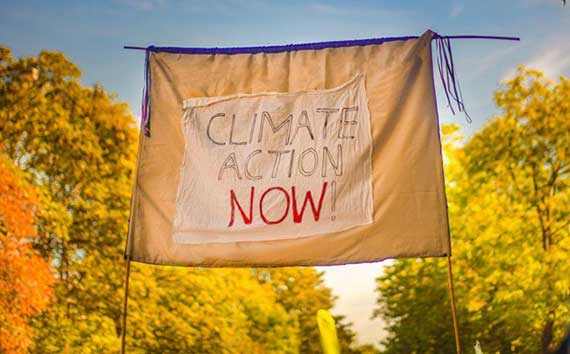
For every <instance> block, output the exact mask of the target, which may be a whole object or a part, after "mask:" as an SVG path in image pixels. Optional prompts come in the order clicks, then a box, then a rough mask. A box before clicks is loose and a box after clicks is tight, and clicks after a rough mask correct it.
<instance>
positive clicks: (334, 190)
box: [331, 181, 336, 221]
mask: <svg viewBox="0 0 570 354" xmlns="http://www.w3.org/2000/svg"><path fill="white" fill-rule="evenodd" d="M331 188H332V193H331V220H332V221H335V220H336V216H335V215H334V212H335V209H336V181H332V183H331Z"/></svg>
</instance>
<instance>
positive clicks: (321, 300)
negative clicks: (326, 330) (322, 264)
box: [255, 267, 355, 354]
mask: <svg viewBox="0 0 570 354" xmlns="http://www.w3.org/2000/svg"><path fill="white" fill-rule="evenodd" d="M255 273H256V274H257V277H258V279H259V281H260V282H261V283H262V284H270V285H271V287H272V288H273V290H274V292H275V294H276V301H277V302H278V303H279V304H280V305H282V306H283V307H284V308H285V310H286V311H287V312H288V313H289V314H291V315H293V316H295V318H296V319H297V320H298V323H299V332H300V346H299V353H303V354H312V353H315V354H317V353H319V354H320V353H321V352H322V349H321V344H320V337H319V336H320V334H319V327H318V325H317V320H316V315H317V311H318V310H320V309H323V310H330V309H331V308H332V307H333V305H334V301H335V297H334V296H333V294H332V292H331V289H330V288H328V287H327V286H326V285H325V282H324V279H323V272H319V271H317V270H316V269H315V268H311V267H290V268H279V269H258V270H255ZM334 317H335V322H336V326H337V335H338V338H339V344H340V348H341V350H342V352H343V353H347V354H352V353H353V349H354V348H353V346H354V337H355V335H354V332H353V331H352V329H351V326H352V324H350V323H347V322H346V321H345V320H344V317H343V316H334Z"/></svg>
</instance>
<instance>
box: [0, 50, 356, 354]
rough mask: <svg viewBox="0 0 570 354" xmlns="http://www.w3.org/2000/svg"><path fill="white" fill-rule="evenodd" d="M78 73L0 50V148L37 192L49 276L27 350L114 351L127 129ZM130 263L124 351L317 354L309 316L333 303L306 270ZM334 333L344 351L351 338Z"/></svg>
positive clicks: (51, 58) (51, 56) (128, 180)
mask: <svg viewBox="0 0 570 354" xmlns="http://www.w3.org/2000/svg"><path fill="white" fill-rule="evenodd" d="M80 75H81V73H80V71H79V69H78V68H77V67H76V66H75V65H74V64H73V63H71V62H70V61H69V60H67V59H66V58H65V56H64V55H63V54H61V53H54V52H41V53H40V54H39V56H37V57H27V58H18V59H15V58H13V57H12V56H11V53H10V51H9V50H8V49H7V48H2V47H0V143H1V147H2V148H3V150H4V151H5V153H6V155H8V156H9V157H10V158H11V159H12V160H13V161H14V162H15V163H16V164H17V165H18V167H20V168H21V169H22V170H25V171H26V172H27V176H28V177H29V180H30V182H31V183H32V184H33V185H35V187H36V189H37V190H38V193H39V194H40V195H41V198H40V199H41V207H40V208H39V213H38V215H37V220H36V229H37V231H38V237H37V238H36V239H35V240H34V242H35V247H36V249H37V250H38V251H39V252H40V253H41V254H42V255H43V257H44V258H45V259H48V260H50V262H51V264H52V266H53V268H54V269H55V270H56V278H57V282H56V286H55V298H56V300H55V301H54V302H53V304H52V305H51V307H50V309H49V311H46V312H44V313H42V314H40V315H37V316H36V317H35V318H34V319H33V321H32V326H33V328H34V331H33V344H32V347H33V350H32V351H33V352H35V353H42V354H44V353H62V352H63V353H117V352H118V349H119V348H120V335H121V333H122V331H123V329H122V328H121V321H120V320H121V305H122V285H123V276H124V267H123V264H124V263H123V261H122V254H123V247H124V241H125V235H126V234H127V224H128V223H127V220H128V213H129V202H130V194H131V188H132V182H133V175H134V168H135V153H136V139H137V129H136V127H135V125H134V123H135V122H134V119H133V117H132V116H131V114H130V113H129V111H128V107H127V106H126V105H125V104H124V103H117V102H116V101H115V98H114V97H113V96H112V95H109V94H108V93H106V92H105V91H104V90H103V88H102V87H101V86H100V85H95V86H93V87H84V86H83V85H82V84H81V83H80V82H79V78H80ZM132 267H133V269H132V275H131V291H130V294H131V296H130V302H129V317H128V327H127V328H128V331H127V345H128V348H129V352H131V353H181V352H184V353H205V354H207V353H216V354H217V353H228V354H229V353H248V354H249V353H251V354H262V353H263V354H273V353H274V354H277V353H286V354H287V353H291V354H295V353H303V354H305V353H309V354H310V353H320V349H319V337H318V329H317V323H316V321H315V319H314V316H315V314H316V312H317V310H318V309H320V308H325V309H330V308H331V307H332V305H333V301H334V298H333V296H332V294H331V291H330V289H328V288H327V287H326V286H325V285H324V283H323V278H322V274H321V273H318V272H317V271H316V270H315V269H313V268H287V269H275V270H255V271H253V270H248V269H240V270H205V269H184V268H173V267H150V266H144V265H138V264H137V265H133V266H132ZM341 322H342V321H341ZM339 326H340V327H339V328H340V331H341V333H340V334H339V336H340V337H341V338H343V339H344V342H343V343H344V344H343V345H344V346H345V347H346V348H347V350H348V348H350V346H351V343H352V340H353V338H354V334H353V333H352V332H351V331H350V328H349V324H347V323H340V324H339ZM341 341H342V340H341ZM347 353H349V354H350V352H347Z"/></svg>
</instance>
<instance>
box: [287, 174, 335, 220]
mask: <svg viewBox="0 0 570 354" xmlns="http://www.w3.org/2000/svg"><path fill="white" fill-rule="evenodd" d="M327 184H328V183H327V182H325V183H323V189H322V191H321V197H320V198H319V206H318V207H315V202H314V201H313V195H312V193H311V191H307V193H305V199H304V200H303V204H302V206H301V212H299V210H298V208H297V195H296V193H295V187H291V192H292V193H291V194H292V195H293V222H295V223H296V224H299V223H301V222H302V221H303V215H304V214H305V207H306V206H307V201H308V202H309V204H311V210H312V212H313V217H314V218H315V221H319V217H320V216H321V208H322V206H323V200H324V199H325V193H326V191H327Z"/></svg>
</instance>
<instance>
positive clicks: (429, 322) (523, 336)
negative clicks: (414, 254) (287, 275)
mask: <svg viewBox="0 0 570 354" xmlns="http://www.w3.org/2000/svg"><path fill="white" fill-rule="evenodd" d="M496 102H497V105H498V106H499V107H500V108H501V109H502V110H503V114H502V115H501V116H499V117H495V118H493V119H492V120H490V121H489V122H488V124H487V125H486V126H485V127H484V128H483V129H482V130H481V131H479V132H477V133H476V134H474V136H473V137H472V138H471V139H470V140H469V141H468V142H467V143H466V144H465V145H463V146H460V145H458V144H457V142H458V139H459V137H458V134H457V129H456V128H455V127H444V134H446V133H448V134H449V133H451V136H450V135H448V136H447V140H446V141H444V149H445V156H446V179H447V182H448V185H447V190H448V200H449V204H450V207H449V211H450V219H451V229H452V238H453V252H454V268H455V273H454V275H455V277H454V279H455V284H456V292H457V300H458V311H459V319H460V321H461V326H460V327H461V332H462V337H463V338H462V341H463V343H464V344H465V345H469V344H472V343H475V340H477V339H478V340H480V342H481V344H482V346H483V347H484V348H485V351H487V352H490V353H548V352H549V350H552V349H553V347H554V346H555V344H556V343H557V342H559V341H560V340H561V338H562V336H563V331H564V330H565V329H566V327H567V326H568V313H569V312H570V301H569V299H570V280H569V278H568V274H570V229H569V225H570V189H569V186H570V178H569V177H570V119H569V118H570V80H569V79H567V78H561V79H560V82H558V83H557V84H554V83H552V82H550V81H547V80H545V79H544V78H543V77H542V74H540V73H539V72H537V71H533V70H526V69H524V68H521V69H519V72H518V75H517V77H515V78H514V79H513V80H511V81H509V82H507V83H506V86H505V88H504V90H501V91H498V92H497V93H496ZM446 130H447V131H446ZM378 291H379V298H378V304H379V307H378V309H377V312H376V315H377V316H379V317H382V318H384V319H386V320H387V322H388V331H389V333H390V335H389V337H388V339H387V340H386V341H385V345H386V350H385V352H386V353H395V352H402V350H407V352H417V353H419V352H422V353H438V352H453V347H452V344H453V343H452V338H453V335H452V332H451V331H452V327H451V320H450V318H449V316H450V315H449V311H450V310H449V305H448V300H447V299H448V296H447V290H446V280H445V264H444V263H443V262H440V261H439V260H422V261H410V260H408V261H397V262H395V263H394V264H393V265H392V266H390V267H388V268H387V269H386V273H385V274H384V275H383V276H381V277H380V278H378ZM414 343H416V344H414ZM408 345H410V347H408V348H414V349H413V350H410V349H404V348H406V346H408Z"/></svg>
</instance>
